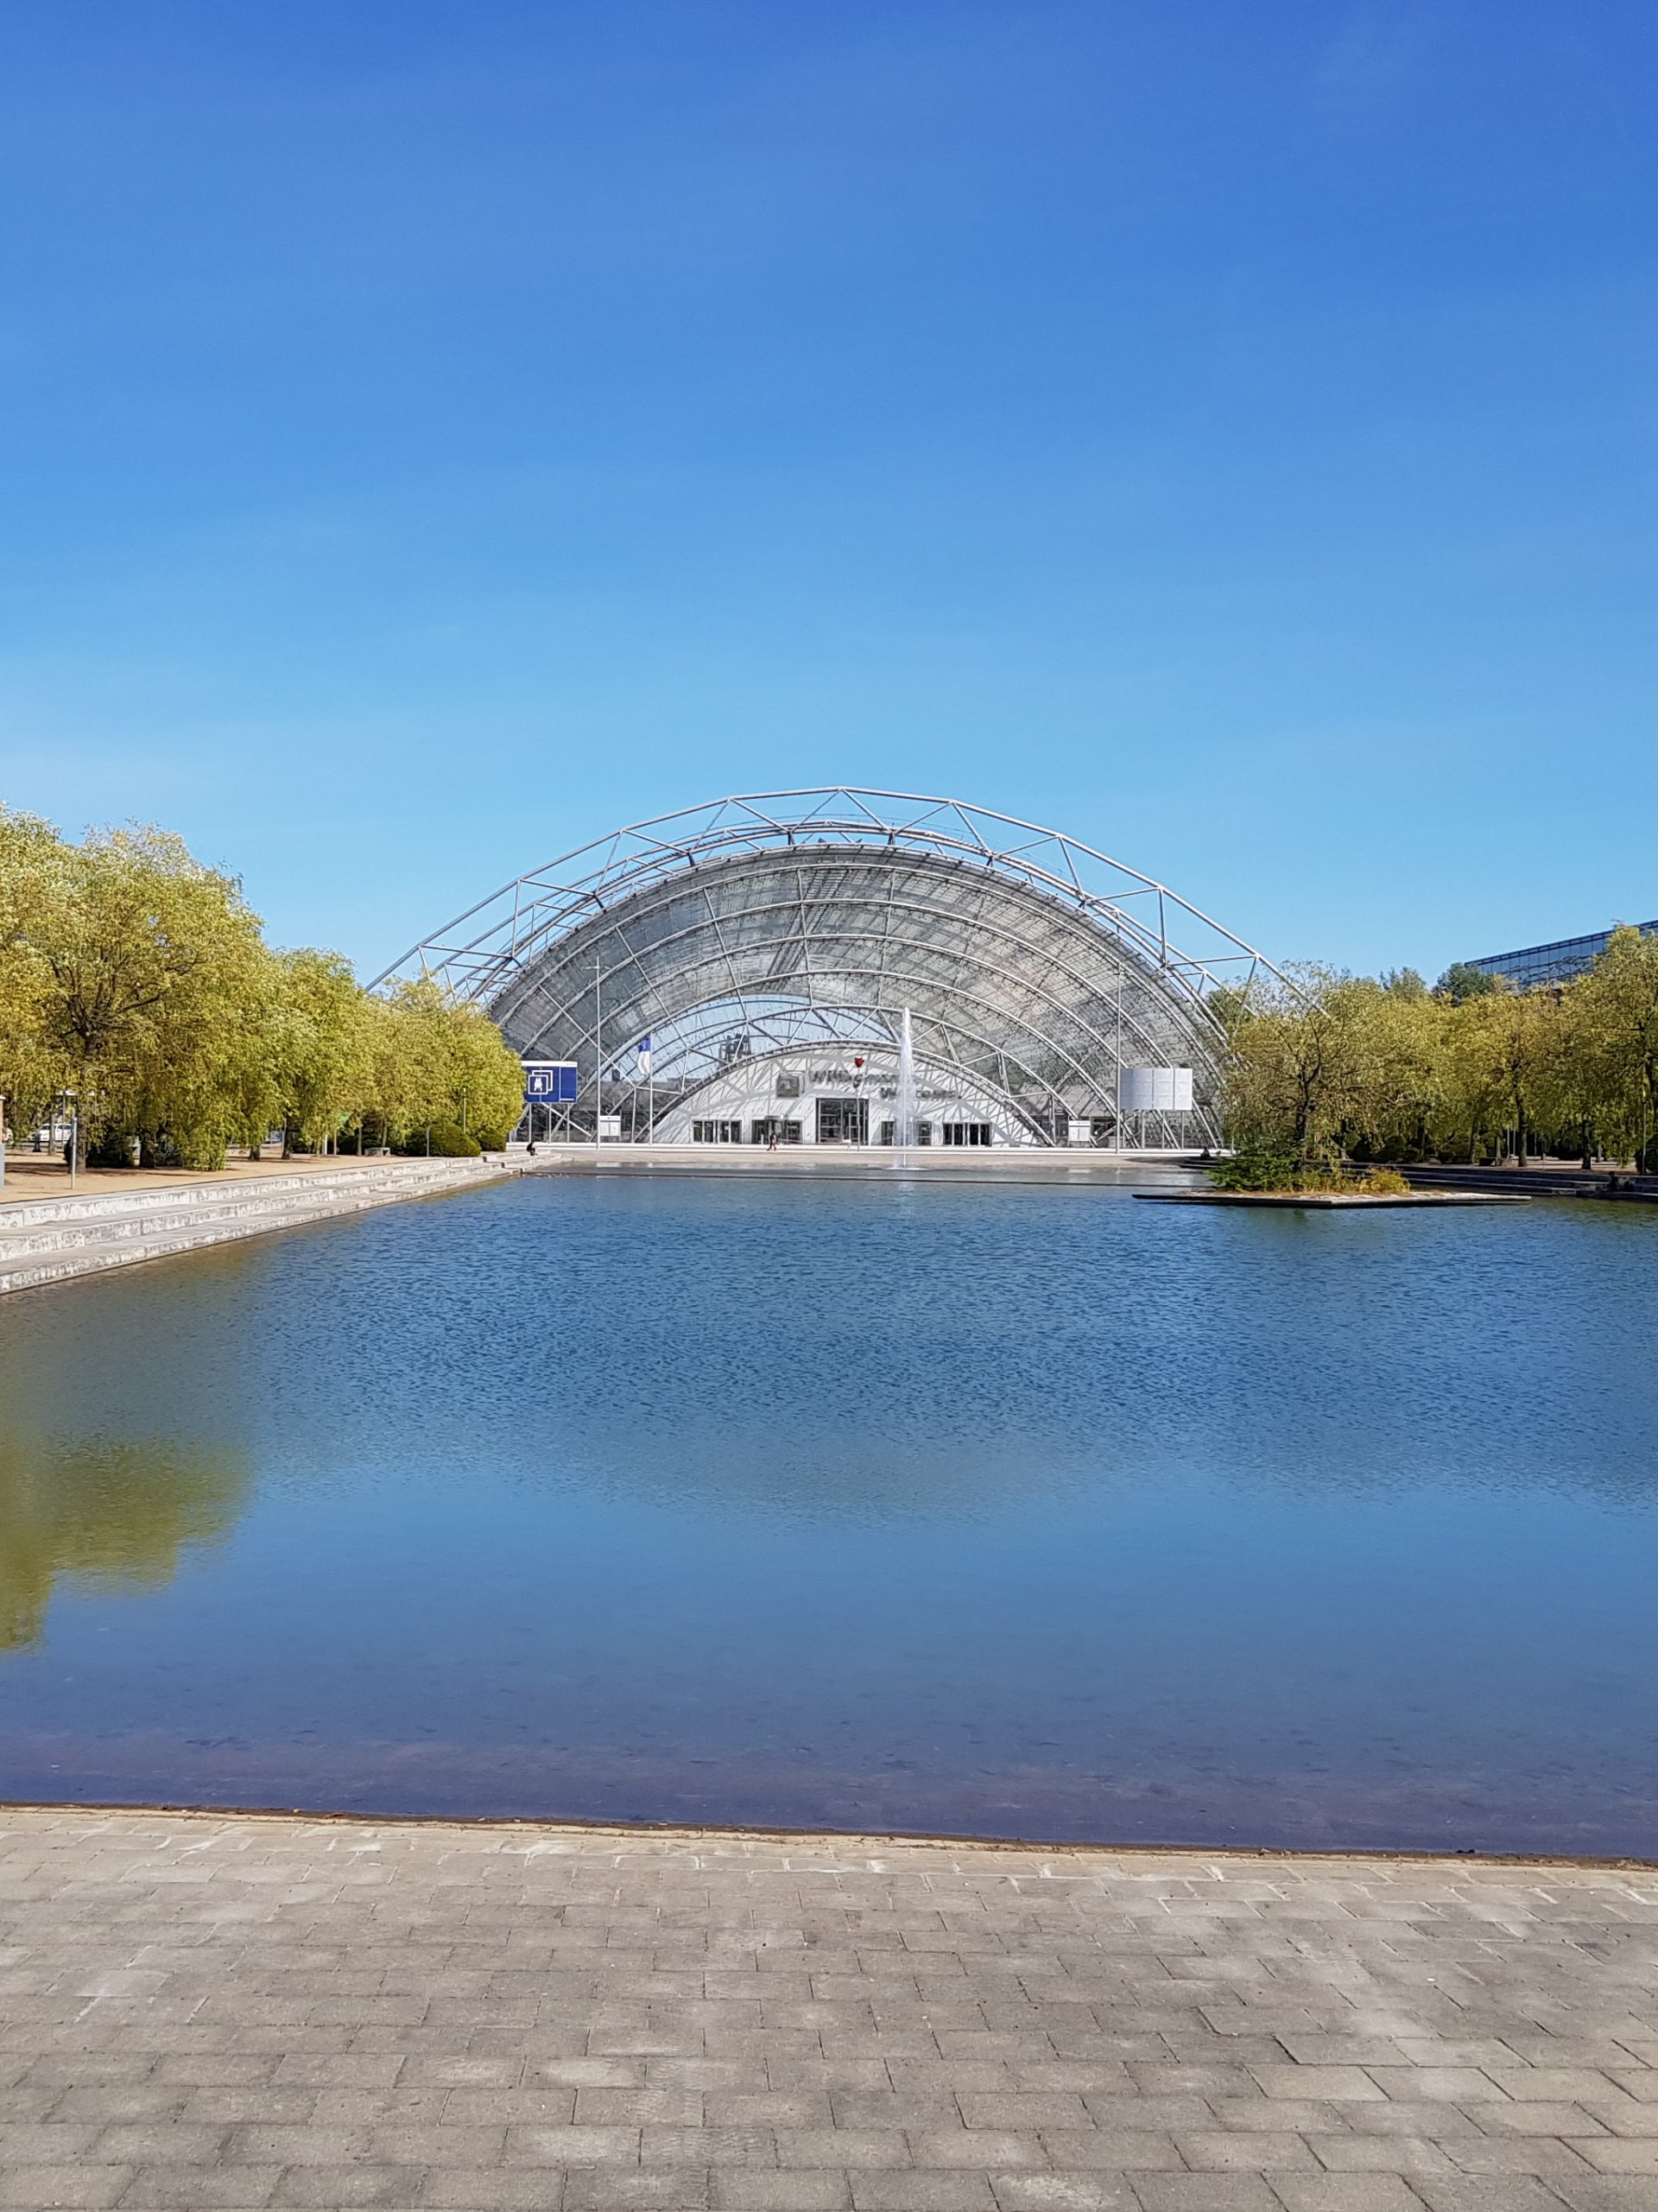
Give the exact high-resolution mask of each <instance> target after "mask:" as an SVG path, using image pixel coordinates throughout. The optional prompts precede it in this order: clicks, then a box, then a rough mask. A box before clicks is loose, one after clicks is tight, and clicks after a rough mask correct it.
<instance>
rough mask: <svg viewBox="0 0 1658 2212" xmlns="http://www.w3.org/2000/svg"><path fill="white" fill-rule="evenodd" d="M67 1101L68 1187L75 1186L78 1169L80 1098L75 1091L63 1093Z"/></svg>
mask: <svg viewBox="0 0 1658 2212" xmlns="http://www.w3.org/2000/svg"><path fill="white" fill-rule="evenodd" d="M63 1095H64V1096H65V1098H66V1099H67V1100H68V1101H69V1188H70V1189H71V1190H73V1188H75V1180H76V1177H77V1176H78V1174H79V1169H80V1098H79V1093H78V1092H75V1091H66V1092H65V1093H64V1094H63Z"/></svg>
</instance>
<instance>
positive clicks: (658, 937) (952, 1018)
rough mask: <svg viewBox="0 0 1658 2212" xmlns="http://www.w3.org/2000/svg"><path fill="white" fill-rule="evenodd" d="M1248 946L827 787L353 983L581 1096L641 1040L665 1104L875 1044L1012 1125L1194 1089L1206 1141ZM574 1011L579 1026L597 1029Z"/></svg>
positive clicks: (1121, 892)
mask: <svg viewBox="0 0 1658 2212" xmlns="http://www.w3.org/2000/svg"><path fill="white" fill-rule="evenodd" d="M1263 969H1265V970H1267V971H1268V972H1269V973H1275V971H1272V969H1271V966H1270V963H1269V962H1268V961H1266V960H1264V959H1263V958H1262V955H1261V954H1259V953H1257V952H1256V950H1255V949H1254V948H1253V947H1251V946H1250V945H1247V944H1245V943H1244V942H1243V940H1242V939H1241V938H1239V937H1236V936H1234V935H1232V933H1231V931H1230V930H1227V929H1224V928H1223V927H1222V926H1221V925H1220V924H1219V923H1218V922H1214V921H1213V920H1212V918H1211V917H1210V916H1207V915H1206V914H1204V913H1203V912H1201V911H1200V910H1199V909H1198V908H1196V907H1194V906H1193V905H1192V904H1191V903H1189V902H1188V901H1187V900H1185V899H1182V898H1180V897H1179V896H1178V895H1177V894H1176V893H1175V892H1174V891H1170V890H1169V889H1168V886H1167V885H1166V884H1161V883H1158V882H1157V881H1156V880H1155V878H1151V877H1149V876H1145V875H1142V874H1141V873H1140V871H1138V870H1136V869H1132V868H1130V867H1127V866H1125V865H1123V863H1122V862H1120V861H1117V860H1113V859H1111V858H1110V857H1109V856H1107V855H1106V854H1104V853H1102V852H1098V851H1097V850H1095V849H1094V848H1093V847H1092V846H1085V845H1083V844H1081V843H1079V841H1078V840H1075V839H1073V838H1068V837H1066V836H1064V835H1062V834H1061V833H1060V832H1058V831H1056V830H1050V829H1044V828H1042V827H1039V826H1038V825H1036V824H1035V823H1031V822H1025V821H1018V820H1016V818H1014V817H1012V816H1009V815H1006V814H997V813H994V812H992V811H991V810H990V809H988V808H979V807H974V806H971V805H969V804H967V803H966V802H963V801H960V800H954V799H938V798H926V797H920V796H916V795H911V794H905V793H897V792H883V791H870V790H859V789H852V788H850V787H846V786H833V787H828V788H823V789H813V790H806V791H782V792H771V793H761V794H756V795H749V796H745V797H740V798H727V799H720V800H716V801H714V802H711V803H710V804H708V805H706V806H702V807H696V808H687V809H684V810H683V811H680V812H678V813H675V814H664V815H659V816H657V817H656V818H655V820H653V821H647V822H642V823H637V824H636V825H634V826H632V827H630V828H627V829H623V830H617V832H615V833H613V834H612V835H611V836H609V837H606V838H603V839H599V840H595V842H593V843H592V844H591V845H587V846H582V847H581V848H580V849H579V850H578V851H577V852H571V853H567V854H566V855H564V856H563V857H562V858H561V859H558V860H554V861H552V862H549V863H548V864H547V865H546V866H544V867H541V868H536V869H534V870H532V871H529V872H528V874H526V875H523V876H520V877H517V878H515V879H514V880H513V881H512V882H511V883H509V884H504V885H503V887H502V889H501V890H500V891H497V892H495V893H494V894H493V895H492V896H491V897H489V898H487V899H484V900H482V901H480V902H479V903H478V905H477V906H475V907H473V908H471V910H469V911H468V912H467V913H465V914H464V915H462V916H459V917H458V918H457V920H456V921H454V922H451V923H450V924H448V926H447V927H446V928H445V929H441V930H440V931H438V932H437V933H436V934H435V935H433V936H432V937H430V938H427V939H426V940H425V941H423V942H422V943H421V944H420V945H417V946H415V947H414V948H412V949H411V950H410V951H409V952H408V954H405V955H404V956H403V958H402V960H399V961H398V962H396V964H395V966H394V967H391V968H389V969H388V970H387V971H386V973H385V974H384V975H383V976H382V977H380V978H378V979H377V980H378V981H379V982H381V983H384V982H386V981H388V980H389V979H392V978H394V977H396V976H398V975H407V974H415V973H427V974H435V975H437V976H438V977H439V978H440V979H441V980H442V981H443V982H444V983H445V984H446V986H448V987H449V988H451V989H452V990H453V991H455V992H457V993H458V994H459V995H461V996H464V997H465V998H469V999H472V1000H475V1001H478V1003H480V1004H482V1005H485V1006H487V1007H488V1009H489V1010H490V1013H491V1014H492V1015H493V1016H494V1017H495V1019H496V1020H497V1022H498V1023H499V1024H501V1027H502V1029H503V1032H504V1034H505V1035H506V1036H507V1037H508V1039H509V1042H510V1043H512V1044H513V1045H514V1046H515V1047H516V1049H518V1050H520V1051H521V1052H522V1053H523V1054H524V1055H526V1056H527V1057H546V1058H548V1059H560V1060H574V1061H576V1062H578V1064H579V1066H580V1067H581V1068H582V1071H583V1084H584V1090H585V1089H586V1087H587V1086H588V1083H589V1081H590V1079H591V1074H592V1070H593V1068H594V1065H595V1060H596V1043H597V1044H602V1049H603V1051H604V1062H605V1064H606V1065H607V1066H608V1064H609V1063H610V1062H611V1060H612V1059H613V1058H619V1056H620V1055H621V1054H622V1052H623V1050H627V1051H629V1052H630V1051H631V1048H632V1046H633V1045H634V1043H636V1040H637V1039H638V1037H640V1036H643V1035H646V1034H649V1035H650V1036H652V1038H653V1039H654V1041H655V1068H656V1080H657V1081H658V1082H659V1083H661V1084H662V1085H664V1086H668V1085H677V1086H678V1087H680V1089H681V1090H682V1091H683V1090H684V1089H685V1088H687V1087H691V1086H693V1085H695V1084H696V1083H698V1082H699V1081H703V1080H706V1078H707V1077H708V1076H710V1075H712V1074H715V1073H717V1072H718V1068H720V1067H721V1066H722V1065H724V1064H726V1063H727V1062H728V1061H729V1057H730V1055H731V1051H732V1050H733V1049H741V1050H743V1051H750V1050H761V1051H775V1050H780V1049H788V1048H790V1047H792V1046H797V1045H801V1044H805V1043H813V1042H818V1041H821V1042H823V1043H830V1042H832V1041H838V1042H842V1043H851V1042H853V1041H856V1040H857V1039H858V1038H860V1037H863V1038H865V1039H867V1040H868V1041H870V1042H872V1043H873V1042H883V1043H884V1042H886V1041H888V1040H889V1038H890V1036H891V1035H892V1033H893V1030H894V1025H895V1023H896V1020H897V1017H898V1015H899V1013H900V1012H901V1011H902V1009H904V1008H905V1007H908V1008H909V1009H910V1011H911V1013H912V1017H913V1020H914V1032H915V1049H916V1051H917V1054H918V1055H919V1056H921V1057H922V1058H924V1059H926V1060H928V1061H931V1062H933V1063H935V1064H937V1065H940V1066H941V1067H953V1068H958V1069H959V1070H961V1071H962V1072H963V1073H971V1074H972V1075H973V1076H974V1077H975V1078H976V1079H977V1080H978V1081H981V1082H984V1083H985V1084H987V1085H988V1086H990V1087H991V1088H993V1089H994V1090H995V1091H996V1092H997V1093H998V1094H1000V1095H1001V1096H1002V1097H1003V1098H1004V1099H1005V1100H1008V1102H1009V1106H1010V1108H1011V1109H1012V1110H1013V1111H1015V1112H1018V1113H1020V1114H1021V1115H1022V1116H1023V1117H1024V1119H1026V1120H1027V1121H1028V1122H1029V1123H1030V1124H1031V1125H1033V1126H1035V1125H1038V1124H1039V1123H1040V1122H1041V1119H1042V1118H1043V1117H1044V1116H1047V1115H1051V1114H1052V1113H1054V1112H1059V1111H1066V1110H1068V1111H1069V1112H1073V1113H1085V1112H1100V1111H1109V1110H1112V1109H1114V1106H1115V1099H1116V1090H1117V1069H1118V1068H1120V1067H1121V1066H1122V1065H1123V1064H1124V1063H1125V1062H1126V1063H1128V1064H1153V1065H1169V1064H1174V1065H1182V1066H1191V1067H1193V1068H1195V1069H1196V1071H1197V1074H1198V1088H1199V1133H1201V1134H1203V1135H1206V1136H1212V1135H1213V1134H1216V1133H1218V1124H1217V1123H1216V1121H1215V1114H1216V1111H1217V1101H1216V1097H1215V1092H1216V1080H1215V1079H1216V1066H1215V1062H1216V1055H1217V1051H1218V1046H1219V1043H1220V1037H1219V1031H1218V1026H1217V1024H1216V1022H1215V1020H1214V1017H1213V1015H1212V1012H1211V1011H1210V1009H1209V1007H1208V1005H1207V1000H1208V998H1209V996H1210V994H1211V993H1212V992H1213V991H1214V990H1215V989H1216V988H1217V987H1218V986H1221V985H1223V984H1224V985H1226V986H1230V987H1231V988H1233V989H1237V990H1245V989H1247V988H1248V986H1249V985H1250V982H1251V981H1252V980H1253V979H1254V978H1255V977H1256V975H1257V974H1258V973H1261V971H1262V970H1263ZM596 1017H597V1018H596Z"/></svg>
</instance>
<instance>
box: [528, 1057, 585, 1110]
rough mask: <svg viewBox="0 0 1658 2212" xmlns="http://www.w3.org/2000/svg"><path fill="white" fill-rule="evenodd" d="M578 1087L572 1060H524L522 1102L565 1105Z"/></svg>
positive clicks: (574, 1065)
mask: <svg viewBox="0 0 1658 2212" xmlns="http://www.w3.org/2000/svg"><path fill="white" fill-rule="evenodd" d="M579 1087H580V1086H579V1080H578V1077H577V1074H576V1063H575V1062H574V1061H573V1060H526V1061H525V1062H524V1104H525V1105H526V1106H530V1105H535V1106H567V1105H568V1104H569V1102H570V1101H571V1100H572V1099H573V1098H574V1097H575V1095H576V1093H577V1091H578V1089H579Z"/></svg>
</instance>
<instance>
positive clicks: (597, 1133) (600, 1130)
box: [593, 953, 604, 1145]
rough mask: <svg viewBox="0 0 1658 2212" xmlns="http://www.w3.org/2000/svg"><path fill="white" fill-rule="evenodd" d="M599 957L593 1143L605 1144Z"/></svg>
mask: <svg viewBox="0 0 1658 2212" xmlns="http://www.w3.org/2000/svg"><path fill="white" fill-rule="evenodd" d="M598 967H599V955H598V954H597V953H595V954H593V1143H594V1144H596V1145H597V1144H603V1143H604V1017H603V1014H602V1011H601V1009H600V1005H599V996H598Z"/></svg>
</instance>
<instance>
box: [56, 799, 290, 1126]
mask: <svg viewBox="0 0 1658 2212" xmlns="http://www.w3.org/2000/svg"><path fill="white" fill-rule="evenodd" d="M28 946H29V950H30V952H31V954H32V955H33V957H34V959H35V962H36V964H37V968H38V971H39V973H40V974H41V999H40V1005H39V1011H38V1019H39V1024H40V1028H41V1034H42V1036H43V1037H44V1039H45V1041H46V1043H47V1045H48V1047H49V1048H50V1049H51V1050H52V1051H53V1053H54V1055H56V1057H57V1059H58V1062H59V1063H60V1065H61V1067H62V1068H63V1070H64V1072H65V1074H66V1077H67V1081H68V1087H72V1088H73V1090H74V1091H75V1092H76V1093H77V1094H78V1096H79V1101H80V1107H81V1112H82V1114H83V1117H85V1119H88V1120H89V1121H92V1122H94V1123H98V1122H101V1123H103V1124H104V1125H108V1126H111V1127H113V1128H118V1129H119V1130H121V1131H130V1132H132V1133H133V1134H135V1135H136V1136H138V1137H139V1138H141V1139H142V1143H143V1144H144V1147H145V1149H146V1151H147V1152H152V1153H154V1154H155V1156H156V1157H174V1158H176V1159H177V1160H179V1161H180V1163H182V1164H184V1165H187V1166H195V1167H211V1166H215V1165H217V1164H218V1163H219V1162H220V1161H222V1159H223V1157H224V1154H225V1143H226V1141H227V1139H228V1138H230V1137H231V1136H232V1135H233V1134H235V1133H237V1131H238V1126H239V1125H242V1124H243V1123H244V1121H245V1113H246V1106H245V1095H246V1092H247V1087H248V1076H249V1073H250V1068H253V1067H256V1063H257V1056H258V1055H259V1053H260V1051H261V1049H262V1044H263V1034H264V1029H265V1023H266V1016H267V1013H268V1008H269V954H267V952H266V950H265V947H264V943H263V939H262V937H261V935H260V932H259V922H258V918H257V916H255V915H254V914H253V913H252V912H251V911H250V909H249V907H248V906H247V904H246V903H245V901H244V899H243V897H242V893H241V888H240V886H239V884H237V883H236V882H235V881H234V879H233V878H231V877H229V876H225V875H222V874H220V873H219V872H218V871H217V870H216V869H212V868H208V867H205V866H203V865H202V864H201V863H200V862H199V861H197V860H195V859H192V857H191V855H190V853H189V852H188V851H187V848H186V846H185V845H184V843H183V841H182V840H181V839H180V838H177V837H174V836H172V835H170V834H169V833H168V832H166V831H163V830H158V829H133V830H110V831H99V832H94V833H91V834H90V835H89V836H88V837H87V838H86V840H85V843H84V844H81V845H68V846H63V847H62V848H61V852H60V856H59V859H58V863H57V866H56V871H55V881H54V884H53V886H52V896H51V897H49V898H48V899H47V900H46V901H45V902H44V903H43V904H42V906H41V910H39V912H38V913H37V914H36V915H35V917H34V919H33V921H32V922H31V924H30V927H29V930H28Z"/></svg>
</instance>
